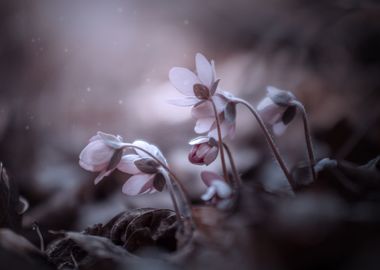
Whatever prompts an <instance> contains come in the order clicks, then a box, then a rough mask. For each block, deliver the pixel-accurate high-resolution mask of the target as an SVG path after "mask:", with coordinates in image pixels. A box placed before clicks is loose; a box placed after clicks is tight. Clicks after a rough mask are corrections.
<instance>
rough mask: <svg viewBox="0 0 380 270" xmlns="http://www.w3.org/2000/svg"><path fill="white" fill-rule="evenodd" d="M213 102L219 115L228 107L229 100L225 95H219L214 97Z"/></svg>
mask: <svg viewBox="0 0 380 270" xmlns="http://www.w3.org/2000/svg"><path fill="white" fill-rule="evenodd" d="M212 100H213V101H214V103H215V107H216V111H217V113H221V112H222V111H224V109H225V108H226V106H227V103H228V99H226V98H225V97H224V96H223V95H221V94H217V95H214V96H213V97H212Z"/></svg>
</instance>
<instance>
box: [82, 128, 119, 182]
mask: <svg viewBox="0 0 380 270" xmlns="http://www.w3.org/2000/svg"><path fill="white" fill-rule="evenodd" d="M125 146H126V144H125V143H123V140H122V138H121V137H120V136H119V135H117V136H115V135H112V134H107V133H104V132H100V131H99V132H98V133H97V135H95V136H93V137H92V138H91V139H90V140H89V144H88V145H87V146H86V147H85V148H84V149H83V150H82V152H81V153H80V155H79V165H80V166H81V167H82V168H83V169H85V170H88V171H91V172H100V173H99V175H98V176H97V177H96V179H95V184H97V183H99V182H100V181H101V180H102V179H103V178H104V177H105V176H107V175H109V174H110V173H111V172H112V171H113V170H115V169H116V167H117V165H118V163H119V162H120V160H121V157H122V155H123V149H124V148H125Z"/></svg>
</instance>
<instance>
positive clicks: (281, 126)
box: [272, 121, 288, 136]
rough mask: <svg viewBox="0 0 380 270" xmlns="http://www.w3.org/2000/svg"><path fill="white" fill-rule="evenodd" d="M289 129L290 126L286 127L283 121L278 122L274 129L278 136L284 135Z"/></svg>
mask: <svg viewBox="0 0 380 270" xmlns="http://www.w3.org/2000/svg"><path fill="white" fill-rule="evenodd" d="M287 127H288V126H287V125H285V124H284V123H283V122H282V121H280V122H277V123H276V124H274V125H273V127H272V129H273V133H274V134H276V135H277V136H281V135H282V134H284V132H285V130H286V128H287Z"/></svg>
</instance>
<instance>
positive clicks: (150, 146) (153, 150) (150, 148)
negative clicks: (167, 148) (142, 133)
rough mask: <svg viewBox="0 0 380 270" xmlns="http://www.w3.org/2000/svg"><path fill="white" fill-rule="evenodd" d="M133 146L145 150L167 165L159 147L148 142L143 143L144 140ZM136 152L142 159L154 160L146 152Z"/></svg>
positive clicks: (134, 143)
mask: <svg viewBox="0 0 380 270" xmlns="http://www.w3.org/2000/svg"><path fill="white" fill-rule="evenodd" d="M132 144H133V145H135V146H138V147H140V148H142V149H144V150H145V151H147V152H149V153H151V154H152V155H153V156H154V157H156V158H157V159H158V160H160V161H161V162H163V163H164V164H167V162H166V159H165V158H164V156H163V155H162V153H161V151H160V149H158V147H157V146H155V145H153V144H149V143H147V142H146V141H142V140H136V141H134V142H133V143H132ZM135 151H136V153H137V154H138V155H139V156H140V157H142V158H152V157H151V156H150V155H148V154H147V153H145V152H144V151H141V150H139V149H135Z"/></svg>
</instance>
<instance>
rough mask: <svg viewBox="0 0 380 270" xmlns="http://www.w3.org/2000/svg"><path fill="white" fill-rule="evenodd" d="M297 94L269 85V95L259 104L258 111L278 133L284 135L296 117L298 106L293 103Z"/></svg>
mask: <svg viewBox="0 0 380 270" xmlns="http://www.w3.org/2000/svg"><path fill="white" fill-rule="evenodd" d="M293 100H295V96H294V95H293V94H292V93H291V92H289V91H284V90H280V89H277V88H275V87H273V86H268V87H267V96H266V97H265V98H264V99H263V100H262V101H261V102H260V103H259V104H258V106H257V111H258V112H259V114H260V115H261V117H262V118H263V120H264V122H265V123H267V124H269V125H270V126H271V127H272V129H273V132H274V133H275V134H276V135H282V134H283V133H284V132H285V130H286V128H287V126H288V124H289V123H290V122H291V121H292V120H293V119H294V116H295V114H296V111H297V109H296V107H295V106H294V105H292V104H291V102H292V101H293Z"/></svg>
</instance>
